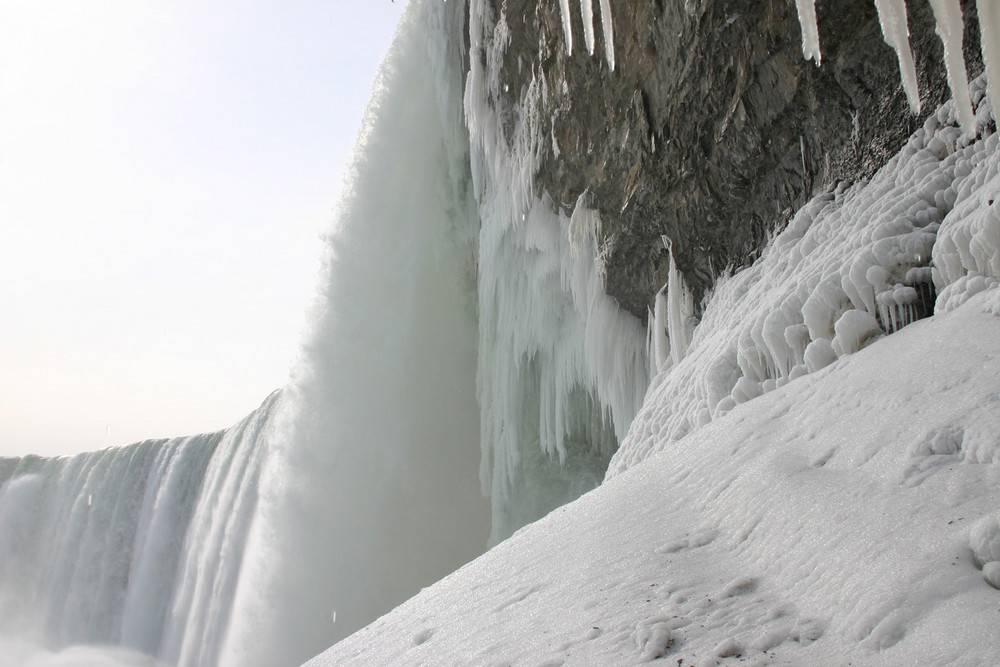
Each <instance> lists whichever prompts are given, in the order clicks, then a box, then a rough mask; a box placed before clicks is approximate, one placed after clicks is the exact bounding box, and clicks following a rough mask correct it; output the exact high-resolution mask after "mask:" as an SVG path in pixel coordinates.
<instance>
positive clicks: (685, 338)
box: [657, 236, 694, 364]
mask: <svg viewBox="0 0 1000 667" xmlns="http://www.w3.org/2000/svg"><path fill="white" fill-rule="evenodd" d="M663 242H664V245H666V246H667V251H668V252H669V253H670V270H669V273H668V274H667V304H666V305H667V308H666V311H667V336H668V338H669V339H670V356H671V358H672V359H673V362H674V364H679V363H680V362H681V359H683V358H684V355H685V354H687V349H688V345H689V344H690V342H691V338H690V336H689V335H688V320H689V319H690V318H691V316H692V315H693V314H694V300H693V298H692V296H691V291H690V290H688V288H687V285H686V284H685V283H684V276H682V275H681V272H680V271H678V270H677V263H676V262H674V250H673V244H672V243H671V242H670V239H668V238H667V237H665V236H664V237H663ZM657 305H659V304H657Z"/></svg>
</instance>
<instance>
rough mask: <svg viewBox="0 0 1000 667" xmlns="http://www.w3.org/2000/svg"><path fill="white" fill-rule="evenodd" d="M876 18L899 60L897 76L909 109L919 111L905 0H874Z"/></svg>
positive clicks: (887, 42) (918, 96)
mask: <svg viewBox="0 0 1000 667" xmlns="http://www.w3.org/2000/svg"><path fill="white" fill-rule="evenodd" d="M875 8H876V9H877V10H878V20H879V23H880V24H881V26H882V36H883V37H885V43H886V44H888V45H889V46H890V47H892V49H893V51H895V52H896V58H897V59H898V60H899V76H900V79H901V80H902V82H903V90H904V91H906V100H907V101H908V102H909V103H910V111H912V112H913V113H914V114H918V113H920V93H919V92H918V91H917V70H916V68H915V67H914V65H913V52H912V51H911V50H910V29H909V27H908V26H907V22H906V2H905V0H875Z"/></svg>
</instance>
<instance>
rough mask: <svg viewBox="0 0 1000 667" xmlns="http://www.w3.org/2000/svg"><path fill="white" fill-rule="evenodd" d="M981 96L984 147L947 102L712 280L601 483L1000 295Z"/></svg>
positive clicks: (999, 157) (996, 215)
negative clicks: (748, 408) (901, 336)
mask: <svg viewBox="0 0 1000 667" xmlns="http://www.w3.org/2000/svg"><path fill="white" fill-rule="evenodd" d="M984 87H985V84H984V80H983V78H982V77H980V78H979V79H977V80H976V81H974V82H973V85H972V87H971V98H972V99H973V100H974V101H975V103H976V105H977V111H976V114H975V116H974V120H975V128H976V130H977V136H978V137H979V138H978V139H976V140H972V141H970V140H969V139H967V138H966V136H965V133H964V132H963V131H962V130H961V129H960V128H959V127H958V118H957V117H956V113H955V111H954V105H953V103H952V102H948V103H946V104H945V105H943V106H942V107H941V108H939V109H938V110H937V112H936V113H934V114H932V115H931V116H930V117H929V118H928V119H927V121H926V122H925V123H924V126H923V127H922V128H921V129H919V130H918V131H917V132H916V133H914V134H913V136H912V137H911V138H910V140H909V141H908V142H907V144H906V145H905V146H904V147H903V149H902V150H901V151H900V152H899V153H898V154H897V155H896V156H895V157H893V158H892V159H891V160H890V161H889V162H888V163H887V164H886V165H885V166H884V167H883V168H882V169H881V170H879V172H878V173H877V174H876V175H875V176H874V177H873V178H872V179H871V181H870V182H867V183H859V184H857V185H855V186H852V187H846V186H838V187H837V188H836V189H834V190H833V191H832V192H829V193H826V194H823V195H820V196H819V197H816V198H815V199H813V200H812V201H810V202H809V203H808V204H806V205H805V206H804V207H803V208H802V209H801V210H799V212H798V213H797V214H796V215H795V216H794V217H793V218H792V220H791V222H789V224H788V226H787V227H786V228H785V229H784V230H783V231H782V232H781V233H779V234H778V235H777V236H776V237H775V238H774V239H773V240H772V241H771V243H770V244H769V245H768V247H767V248H766V249H765V251H764V253H763V254H762V256H761V258H760V259H759V260H758V261H757V262H755V263H754V264H753V265H751V266H750V267H748V268H746V269H744V270H742V271H740V272H739V273H737V274H735V275H733V276H729V277H724V278H722V279H720V281H719V282H718V284H717V285H716V287H715V289H714V291H713V293H712V294H711V295H710V297H709V299H708V301H707V304H706V306H705V310H704V315H703V318H702V320H701V322H700V323H699V324H698V326H697V328H696V329H695V330H694V334H693V337H692V339H691V344H690V347H689V349H688V352H687V354H686V356H685V357H684V358H683V359H681V360H680V362H679V363H676V364H673V363H667V364H665V366H664V368H663V370H661V372H660V373H659V374H658V375H657V376H656V377H655V378H654V379H653V381H652V384H651V386H650V389H649V392H648V394H647V396H646V399H645V402H644V406H653V407H651V408H648V409H647V408H645V407H644V409H643V410H641V411H640V412H639V414H638V415H637V416H636V418H635V420H634V421H633V423H632V427H631V429H630V431H629V434H628V436H627V437H626V438H625V440H624V441H623V442H622V446H621V448H620V449H619V450H618V452H617V453H616V454H615V457H614V458H613V460H612V462H611V466H610V467H609V469H608V477H609V478H610V477H614V476H615V475H616V474H618V473H620V472H622V471H623V470H626V469H628V468H629V467H631V466H632V465H634V464H635V463H637V462H639V461H641V460H643V459H645V458H647V457H648V456H650V455H651V454H653V453H654V452H653V451H652V450H651V449H650V446H651V445H650V443H655V442H661V443H667V445H666V446H669V443H671V442H675V441H677V440H680V439H681V438H683V437H684V436H685V435H686V434H687V433H689V432H690V431H692V430H693V429H695V428H697V427H699V426H702V425H704V424H706V423H708V422H710V421H712V420H713V419H715V418H716V417H719V416H720V415H722V414H725V413H726V412H728V411H729V410H731V409H732V408H733V407H734V406H735V405H736V404H738V403H742V402H745V401H748V400H751V399H752V398H754V397H756V396H759V395H761V394H763V393H766V392H768V391H770V390H772V389H774V388H776V387H780V386H783V385H784V384H786V383H787V382H789V381H792V380H794V379H795V378H797V377H800V376H802V375H805V374H807V373H812V372H816V371H818V370H820V369H822V368H823V367H825V366H828V365H830V364H832V363H834V362H836V361H837V359H838V358H840V357H842V356H844V355H847V354H851V353H853V352H856V351H857V350H859V349H860V348H862V347H864V346H866V345H867V344H868V343H870V342H871V341H872V340H874V339H875V338H877V337H878V336H881V335H883V334H884V333H886V332H892V331H895V330H896V329H898V328H900V327H903V326H906V325H907V324H909V323H910V322H912V321H914V320H915V319H917V318H919V317H921V316H924V315H927V314H930V313H929V312H928V311H929V310H930V309H931V307H933V308H935V309H936V310H938V311H940V310H948V309H952V308H954V307H956V306H957V305H959V304H960V303H963V302H965V301H966V300H968V298H970V297H971V296H972V295H974V294H976V293H977V292H980V291H983V290H985V289H990V288H992V287H996V286H997V284H998V281H1000V260H998V257H1000V212H998V211H1000V202H998V201H997V199H1000V153H998V148H1000V146H998V140H1000V135H997V134H996V133H995V132H992V131H991V128H992V126H993V125H992V121H991V119H990V110H991V106H990V104H989V102H988V101H987V100H986V96H985V91H984ZM935 293H936V294H937V297H936V303H933V304H932V303H931V299H932V298H933V295H934V294H935ZM925 301H926V302H925ZM663 406H669V409H664V407H663ZM661 448H662V447H661Z"/></svg>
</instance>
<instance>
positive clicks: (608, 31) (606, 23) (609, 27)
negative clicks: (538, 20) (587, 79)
mask: <svg viewBox="0 0 1000 667" xmlns="http://www.w3.org/2000/svg"><path fill="white" fill-rule="evenodd" d="M985 1H990V0H985ZM992 1H993V2H996V0H992ZM601 30H602V32H603V33H604V58H605V59H606V60H607V61H608V67H609V68H611V71H612V72H614V71H615V27H614V23H613V21H612V20H611V0H601ZM990 99H993V98H990Z"/></svg>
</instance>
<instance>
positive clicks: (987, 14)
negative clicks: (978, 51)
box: [976, 0, 1000, 118]
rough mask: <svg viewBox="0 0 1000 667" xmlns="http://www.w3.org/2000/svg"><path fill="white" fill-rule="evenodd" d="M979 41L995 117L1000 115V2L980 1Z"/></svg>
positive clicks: (998, 0) (987, 88) (987, 90)
mask: <svg viewBox="0 0 1000 667" xmlns="http://www.w3.org/2000/svg"><path fill="white" fill-rule="evenodd" d="M976 9H977V10H978V12H979V39H980V41H981V43H982V47H983V64H985V65H986V92H987V94H988V96H989V98H990V104H991V105H992V106H993V117H994V118H996V117H997V113H1000V36H998V34H997V31H998V30H1000V0H978V2H977V3H976Z"/></svg>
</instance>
